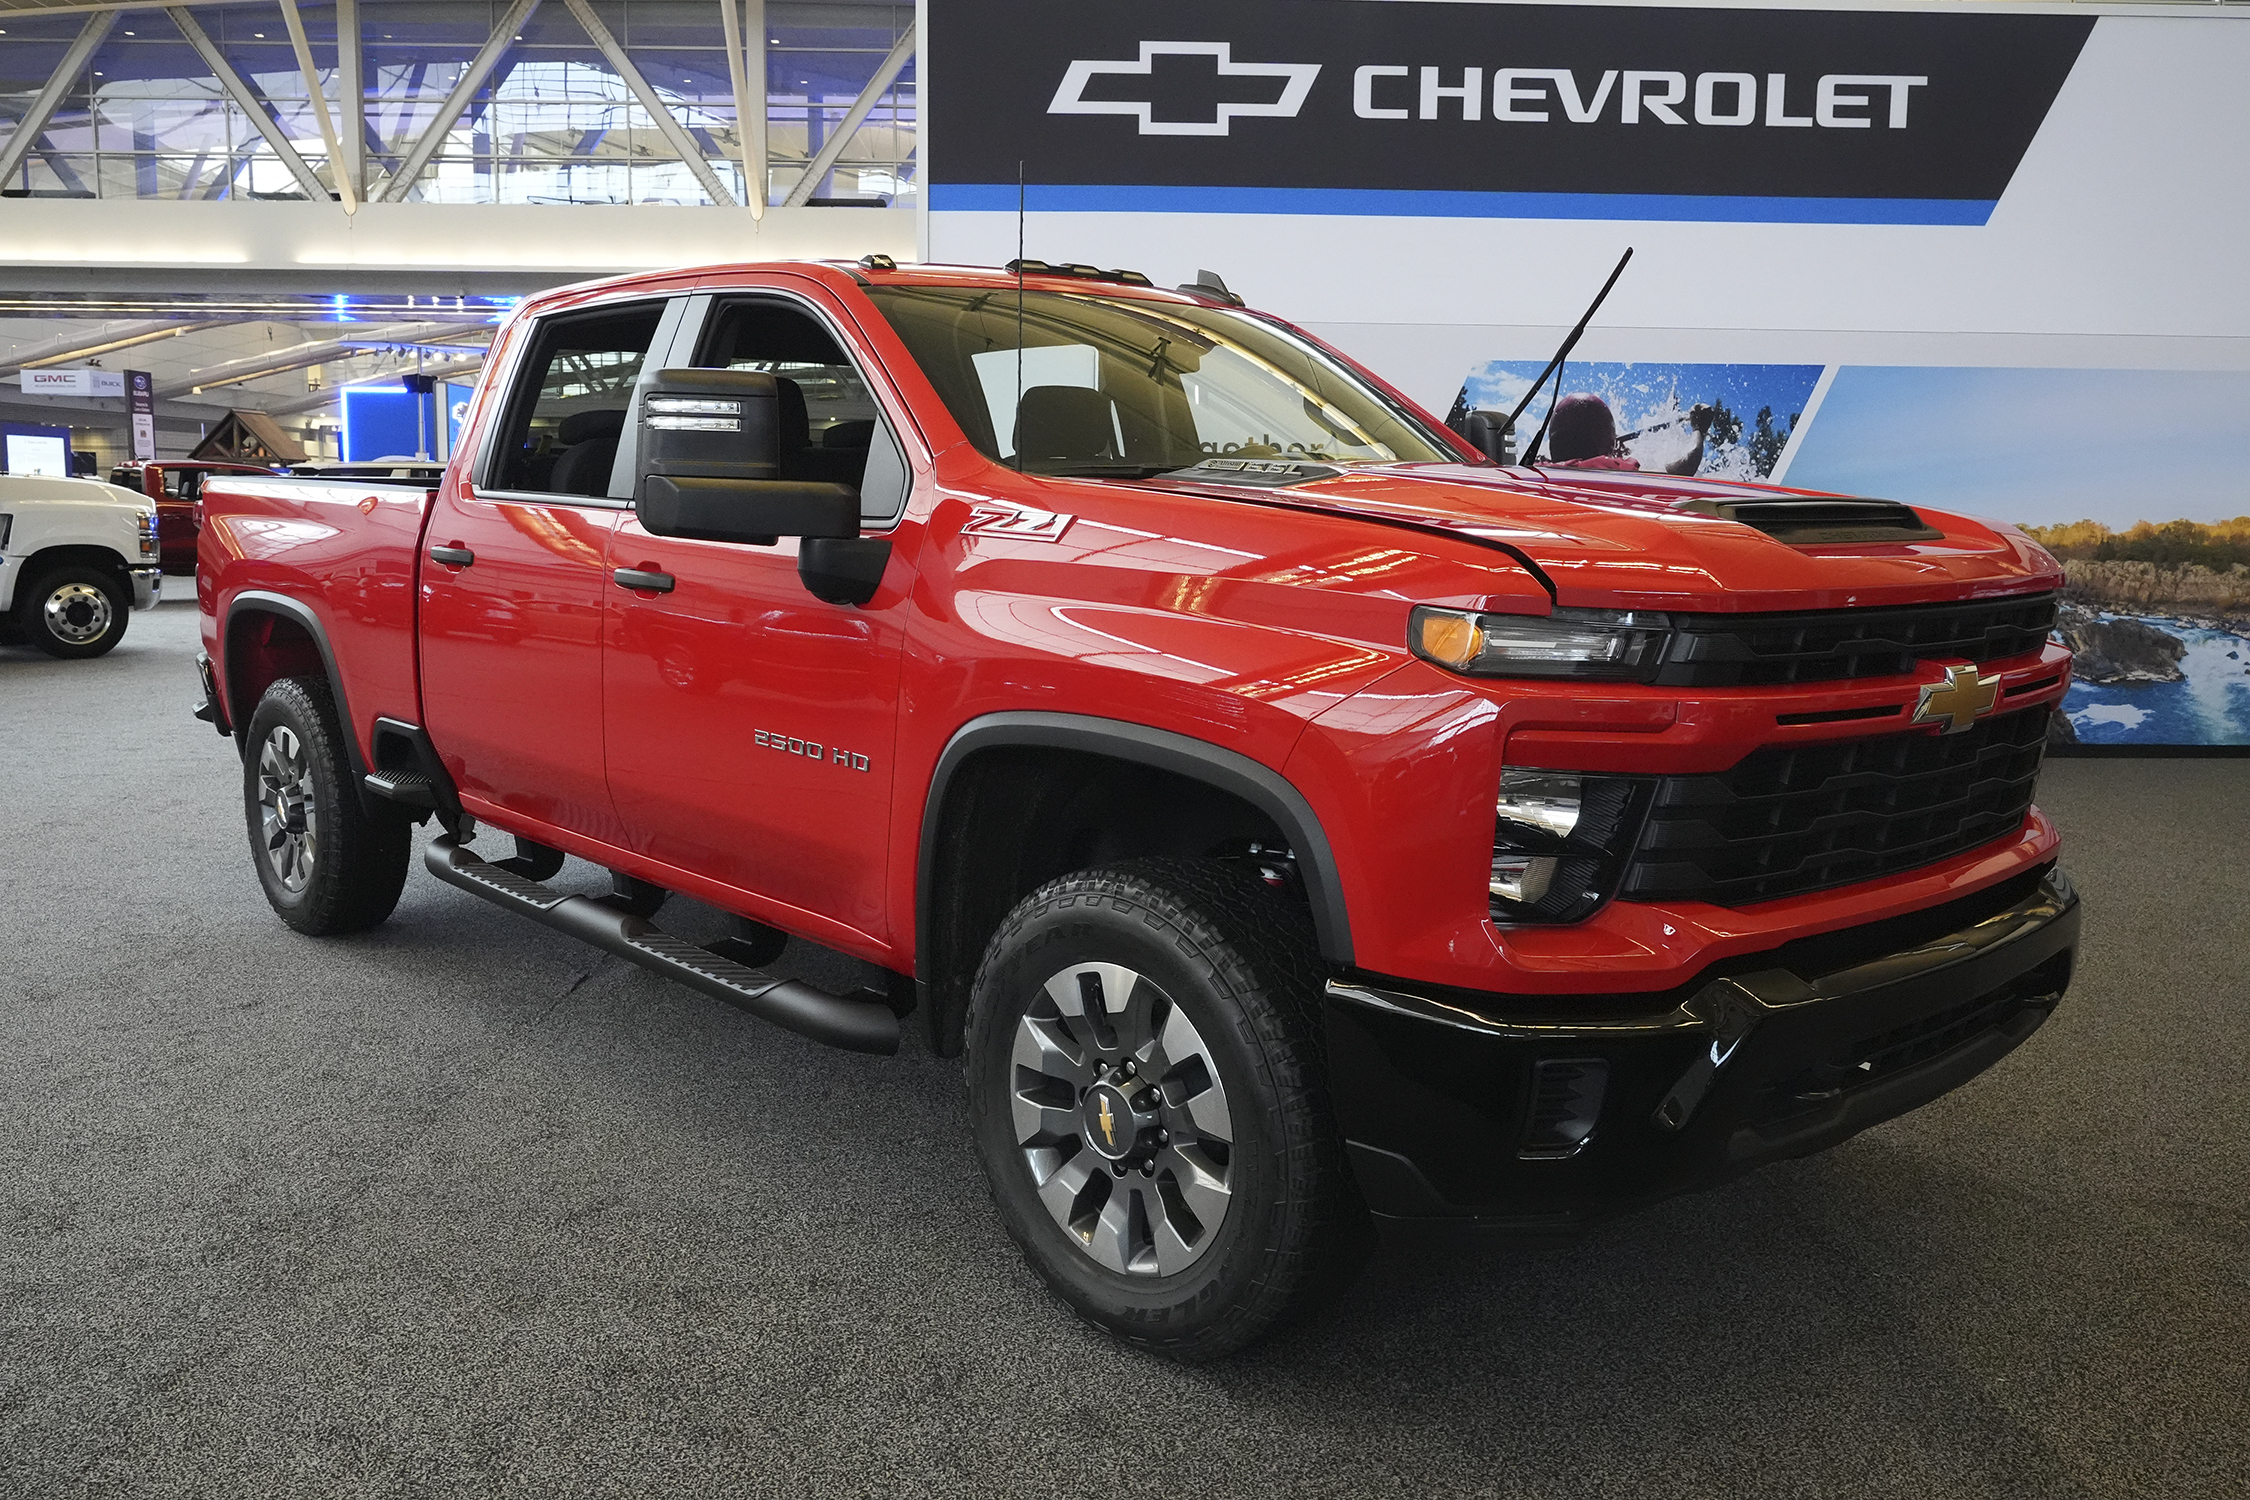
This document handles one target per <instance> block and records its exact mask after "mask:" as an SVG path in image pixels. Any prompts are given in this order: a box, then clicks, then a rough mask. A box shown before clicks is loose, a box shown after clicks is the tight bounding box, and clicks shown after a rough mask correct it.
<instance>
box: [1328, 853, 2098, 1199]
mask: <svg viewBox="0 0 2250 1500" xmlns="http://www.w3.org/2000/svg"><path fill="white" fill-rule="evenodd" d="M2024 885H2025V886H2028V887H2029V889H2024V888H2023V887H2020V886H2019V887H2018V888H2017V892H2016V893H2015V894H2013V898H2012V899H2008V900H2006V902H2005V904H2004V905H2001V906H2000V907H1999V909H1997V910H1991V909H1989V908H1988V909H1986V910H1985V912H1984V914H1983V915H1981V916H1977V917H1975V918H1974V919H1973V920H1969V921H1966V922H1965V923H1964V924H1963V925H1961V926H1959V927H1957V928H1955V929H1953V930H1951V931H1947V932H1943V933H1941V934H1939V935H1937V936H1926V935H1925V936H1924V937H1923V939H1922V940H1921V941H1918V942H1913V943H1910V944H1908V945H1906V946H1903V947H1901V948H1900V949H1899V950H1898V951H1895V952H1891V953H1886V954H1881V955H1879V956H1874V957H1868V956H1866V955H1865V953H1864V951H1862V953H1861V954H1860V955H1859V956H1858V957H1857V958H1856V961H1852V962H1848V963H1846V964H1844V965H1842V966H1840V967H1831V968H1828V969H1827V970H1826V971H1825V972H1816V973H1810V974H1806V973H1800V972H1798V971H1797V970H1795V969H1792V968H1788V967H1783V966H1780V965H1778V964H1769V967H1766V968H1763V969H1755V970H1751V971H1748V972H1738V973H1732V974H1726V975H1722V976H1719V977H1714V978H1709V979H1707V980H1706V981H1705V982H1704V983H1702V984H1701V985H1700V986H1697V987H1694V988H1693V989H1692V990H1689V991H1687V992H1685V998H1684V999H1683V998H1681V994H1682V992H1678V991H1675V992H1669V993H1668V994H1666V995H1659V996H1646V997H1642V999H1643V1004H1644V1006H1647V1008H1645V1009H1643V1010H1642V1011H1641V1013H1639V1014H1637V1015H1635V1014H1630V1013H1628V1014H1622V1015H1619V1014H1615V1013H1614V1012H1613V1013H1612V1014H1611V1015H1608V1016H1596V1017H1593V1018H1569V1017H1557V1016H1554V1015H1553V1014H1552V1013H1551V1011H1552V1007H1553V1006H1554V1005H1555V1004H1556V1002H1555V1001H1554V1000H1552V999H1548V1000H1544V1001H1534V1000H1531V999H1530V997H1520V996H1517V997H1500V996H1488V997H1466V996H1460V995H1452V996H1447V995H1444V994H1443V993H1442V992H1441V993H1440V994H1437V995H1432V994H1427V993H1419V994H1418V993H1415V992H1413V991H1411V990H1408V989H1406V988H1403V987H1401V986H1399V985H1397V984H1396V982H1386V983H1382V984H1374V983H1366V982H1357V981H1354V980H1349V979H1338V980H1332V981H1330V983H1329V985H1328V987H1327V1006H1326V1015H1327V1019H1328V1028H1329V1056H1330V1072H1331V1075H1332V1080H1331V1081H1332V1086H1333V1089H1334V1093H1335V1097H1336V1099H1337V1108H1338V1115H1339V1118H1340V1121H1341V1123H1342V1125H1343V1127H1344V1133H1345V1136H1346V1140H1347V1144H1348V1146H1349V1148H1350V1151H1351V1155H1352V1158H1353V1161H1354V1165H1355V1167H1356V1169H1357V1170H1358V1173H1359V1176H1360V1179H1361V1187H1362V1191H1363V1192H1364V1193H1365V1194H1366V1196H1367V1198H1368V1200H1369V1205H1370V1207H1372V1208H1373V1209H1375V1210H1376V1211H1377V1212H1378V1213H1380V1214H1383V1215H1386V1216H1390V1217H1405V1218H1448V1219H1455V1220H1471V1221H1475V1222H1478V1223H1486V1224H1491V1225H1494V1226H1504V1227H1517V1228H1521V1227H1530V1226H1535V1225H1548V1226H1558V1225H1562V1224H1567V1223H1572V1222H1579V1221H1584V1220H1590V1219H1596V1218H1600V1217H1604V1216H1606V1215H1608V1214H1611V1213H1615V1212H1618V1211H1620V1210H1622V1209H1625V1208H1629V1207H1632V1206H1634V1205H1635V1204H1637V1203H1641V1202H1646V1201H1650V1200H1652V1199H1655V1198H1661V1197H1665V1196H1669V1195H1671V1194H1673V1193H1679V1192H1686V1191H1692V1190H1694V1189H1697V1188H1701V1187H1707V1186H1711V1185H1713V1184H1715V1183H1718V1182H1721V1181H1724V1180H1725V1179H1727V1178H1729V1177H1732V1176H1735V1175H1737V1174H1739V1173H1741V1172H1743V1171H1747V1170H1749V1169H1751V1168H1753V1167H1755V1166H1757V1165H1759V1164H1761V1163H1763V1162H1768V1161H1774V1160H1779V1159H1782V1158H1786V1157H1792V1156H1803V1155H1807V1154H1810V1153H1812V1152H1815V1151H1820V1150H1825V1149H1826V1148H1827V1147H1829V1146H1832V1145H1835V1144H1836V1143H1838V1142H1840V1141H1842V1140H1845V1139H1846V1138H1848V1137H1850V1136H1852V1135H1854V1134H1856V1133H1858V1132H1859V1131H1861V1130H1864V1129H1866V1128H1868V1127H1869V1126H1871V1125H1875V1124H1878V1123H1880V1122H1882V1121H1884V1120H1888V1119H1891V1118H1894V1117H1895V1116H1897V1115H1901V1114H1904V1113H1906V1112H1907V1111H1909V1110H1911V1109H1915V1108H1917V1107H1919V1106H1921V1105H1923V1104H1926V1103H1928V1102H1929V1101H1930V1100H1932V1099H1935V1098H1937V1097H1938V1096H1939V1095H1941V1094H1944V1093H1946V1092H1949V1091H1950V1090H1952V1089H1954V1088H1957V1087H1959V1086H1960V1085H1961V1084H1963V1083H1966V1082H1967V1081H1968V1080H1969V1079H1971V1078H1973V1077H1975V1076H1976V1075H1977V1074H1978V1073H1981V1072H1983V1071H1984V1070H1985V1069H1986V1068H1988V1067H1990V1066H1992V1064H1994V1063H1995V1062H1997V1061H1998V1060H1999V1059H2000V1058H2002V1057H2004V1056H2005V1055H2007V1053H2008V1052H2010V1051H2012V1050H2013V1049H2014V1048H2015V1047H2016V1046H2017V1045H2019V1044H2020V1043H2021V1042H2022V1041H2023V1040H2024V1039H2025V1038H2026V1037H2028V1036H2029V1035H2030V1034H2031V1033H2032V1032H2033V1031H2035V1030H2037V1029H2038V1027H2039V1026H2040V1025H2041V1024H2042V1023H2043V1022H2044V1021H2045V1020H2046V1018H2047V1016H2048V1014H2049V1013H2050V1012H2051V1011H2052V1010H2053V1008H2054V1006H2055V1004H2056V1003H2057V1001H2059V999H2060V998H2061V995H2062V993H2063V990H2064V989H2065V988H2066V987H2067V986H2068V983H2069V973H2070V967H2071V964H2072V961H2073V958H2074V954H2075V949H2076V944H2077V938H2078V927H2079V907H2078V898H2077V895H2076V892H2075V891H2074V890H2073V889H2072V887H2071V884H2070V881H2069V878H2068V877H2067V876H2065V875H2063V874H2062V873H2061V872H2060V871H2059V870H2048V871H2045V872H2042V873H2041V874H2039V875H2038V876H2037V878H2036V880H2035V881H2033V880H2027V881H2025V882H2024ZM2000 894H2001V895H2002V896H2003V897H2005V896H2008V895H2009V894H2010V893H2009V892H2006V891H2002V892H2001V893H2000ZM1927 931H1928V929H1926V928H1925V929H1924V932H1925V934H1926V933H1927ZM1777 956H1779V955H1777ZM1626 998H1628V997H1607V1001H1608V1003H1610V1004H1612V1005H1614V1004H1615V1003H1616V1002H1618V1001H1621V1000H1624V999H1626ZM1651 1000H1654V1001H1657V1002H1658V1003H1660V1004H1661V1003H1662V1002H1664V1001H1665V1000H1671V1001H1673V1002H1674V1004H1673V1008H1672V1009H1670V1010H1659V1009H1656V1008H1655V1007H1653V1006H1648V1005H1647V1002H1649V1001H1651ZM1480 1001H1481V1002H1482V1003H1477V1002H1480ZM1595 1003H1596V1004H1601V1003H1603V1002H1601V1001H1597V1002H1595ZM1532 1004H1538V1005H1540V1006H1541V1007H1542V1008H1543V1009H1545V1010H1547V1011H1548V1012H1549V1013H1547V1014H1538V1013H1534V1012H1532V1011H1531V1010H1530V1005H1532ZM1566 1052H1567V1053H1568V1054H1570V1055H1586V1056H1592V1057H1599V1058H1602V1059H1605V1060H1606V1061H1607V1063H1608V1066H1609V1074H1610V1078H1611V1083H1610V1093H1609V1097H1608V1098H1607V1099H1606V1100H1605V1101H1604V1102H1603V1104H1602V1107H1601V1108H1602V1113H1601V1119H1600V1125H1599V1128H1598V1129H1597V1130H1596V1131H1595V1132H1594V1134H1593V1136H1592V1137H1591V1138H1590V1140H1589V1143H1588V1145H1587V1148H1586V1150H1585V1151H1583V1152H1582V1153H1579V1154H1578V1155H1577V1156H1575V1157H1573V1158H1571V1159H1569V1160H1566V1161H1532V1162H1525V1161H1521V1160H1519V1148H1520V1146H1521V1138H1522V1135H1523V1132H1524V1131H1525V1129H1526V1128H1527V1126H1528V1123H1529V1120H1530V1114H1529V1111H1530V1108H1531V1103H1530V1093H1531V1090H1530V1087H1529V1080H1530V1079H1531V1077H1532V1075H1533V1073H1534V1070H1535V1067H1536V1065H1537V1063H1538V1062H1539V1061H1541V1060H1543V1059H1549V1058H1554V1057H1559V1056H1563V1055H1565V1053H1566Z"/></svg>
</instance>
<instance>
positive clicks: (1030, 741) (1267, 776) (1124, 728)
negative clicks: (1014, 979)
mask: <svg viewBox="0 0 2250 1500" xmlns="http://www.w3.org/2000/svg"><path fill="white" fill-rule="evenodd" d="M1001 747H1010V748H1021V747H1033V748H1047V749H1057V750H1080V751H1086V752H1089V753H1092V754H1096V755H1106V756H1108V757H1110V758H1111V759H1113V760H1123V761H1131V762H1133V763H1135V764H1138V765H1144V766H1153V767H1155V768H1157V769H1158V770H1162V771H1169V772H1171V773H1173V774H1174V775H1177V776H1184V777H1186V778H1188V779H1189V780H1191V781H1200V782H1203V783H1204V784H1205V785H1207V786H1211V787H1214V788H1216V789H1218V790H1220V791H1223V792H1227V793H1230V794H1232V795H1233V796H1236V797H1239V798H1241V799H1242V800H1243V801H1244V802H1247V803H1249V804H1250V805H1251V806H1252V807H1255V808H1257V809H1258V811H1260V812H1262V813H1264V814H1265V815H1266V816H1267V817H1269V818H1271V819H1273V822H1274V826H1275V827H1277V828H1279V829H1280V830H1281V835H1282V837H1283V838H1285V839H1287V840H1288V841H1289V847H1290V849H1291V850H1292V851H1293V852H1294V853H1295V854H1296V856H1297V871H1298V874H1299V876H1300V877H1301V878H1302V879H1303V880H1304V883H1305V896H1306V900H1307V901H1308V903H1309V904H1310V905H1311V907H1312V919H1313V930H1314V931H1315V933H1316V934H1317V935H1318V937H1319V940H1320V953H1321V956H1322V957H1323V958H1326V959H1328V960H1330V961H1331V962H1334V963H1339V964H1349V963H1350V962H1351V961H1352V927H1351V915H1350V913H1349V911H1348V910H1347V909H1346V907H1345V903H1344V886H1343V881H1342V878H1341V876H1340V874H1339V872H1338V869H1337V866H1336V854H1335V851H1334V850H1333V849H1331V848H1330V847H1329V844H1328V835H1327V834H1326V833H1325V832H1324V831H1323V830H1322V828H1321V826H1320V819H1319V817H1318V816H1317V815H1316V814H1315V813H1314V812H1313V809H1312V804H1311V803H1309V802H1307V801H1306V800H1305V796H1304V793H1302V792H1300V791H1298V790H1297V788H1296V787H1295V786H1293V785H1291V784H1290V782H1289V780H1288V778H1287V777H1285V776H1283V775H1281V773H1279V772H1278V771H1275V770H1273V769H1272V768H1271V767H1268V766H1266V765H1263V764H1261V763H1260V762H1258V761H1255V760H1252V759H1251V758H1250V757H1249V756H1247V755H1244V754H1242V753H1241V752H1240V751H1237V750H1228V749H1226V748H1224V747H1222V746H1219V745H1214V744H1211V743H1210V742H1209V741H1206V740H1199V739H1193V738H1191V737H1189V736H1187V735H1184V734H1174V733H1172V732H1171V731H1170V730H1165V729H1151V728H1149V727H1148V726H1147V725H1145V724H1133V723H1129V722H1127V721H1125V720H1123V719H1104V718H1098V717H1095V716H1094V715H1091V714H1064V713H1038V712H1025V713H994V714H985V715H983V716H981V717H979V718H975V719H971V720H970V721H969V722H968V723H966V724H964V725H962V726H961V727H960V728H959V729H957V730H955V731H954V734H953V738H951V739H950V740H948V741H946V745H945V749H944V751H943V752H942V753H941V754H940V755H939V756H938V762H937V767H936V769H935V770H933V771H932V772H931V773H930V795H929V798H928V800H927V801H925V802H924V803H923V804H922V837H921V844H920V853H919V855H918V857H917V860H916V863H915V870H914V931H915V944H914V952H915V977H916V978H917V979H918V980H920V981H921V982H922V983H923V984H928V983H929V982H930V981H931V979H932V976H931V974H930V973H929V959H928V955H929V953H930V941H931V932H930V924H931V910H932V906H933V904H934V902H935V898H936V893H935V890H934V881H935V872H936V869H937V842H938V835H939V828H940V824H941V822H942V821H943V815H944V811H945V798H946V792H947V790H948V788H949V786H950V784H951V782H952V780H953V777H954V775H955V774H956V773H957V772H958V771H959V770H960V769H961V766H962V765H963V763H965V762H966V761H967V760H968V759H969V757H970V756H972V755H975V754H976V753H977V752H979V751H982V750H992V749H997V748H1001Z"/></svg>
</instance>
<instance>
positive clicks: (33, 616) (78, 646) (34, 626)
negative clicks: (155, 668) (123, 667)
mask: <svg viewBox="0 0 2250 1500" xmlns="http://www.w3.org/2000/svg"><path fill="white" fill-rule="evenodd" d="M73 583H83V584H87V585H90V586H91V587H94V588H98V589H100V590H101V592H102V597H103V598H105V599H107V600H108V601H109V628H108V629H107V630H105V631H103V632H102V633H101V634H100V635H99V636H96V637H95V638H94V639H93V640H90V641H66V640H64V639H62V638H61V637H60V636H58V635H56V634H55V633H54V632H53V631H51V630H49V629H48V628H47V600H48V599H49V597H51V596H52V595H53V594H54V592H55V590H57V589H59V588H62V587H64V586H65V585H67V584H73ZM132 613H133V601H132V599H131V598H130V597H128V596H127V595H125V594H124V593H123V591H121V590H120V589H119V587H118V583H117V580H116V579H114V578H112V577H110V576H109V575H108V574H106V573H104V572H103V571H102V570H101V569H99V568H89V567H63V568H55V569H53V570H51V571H49V572H48V573H46V574H44V575H43V576H41V577H40V578H39V579H37V580H36V581H35V582H34V583H33V584H32V585H31V587H30V588H29V589H27V590H25V592H24V595H23V606H22V609H21V611H20V612H19V613H18V615H17V625H18V628H19V629H21V630H22V632H23V635H24V639H25V640H26V641H27V642H29V643H30V644H31V645H34V646H37V647H38V648H39V649H40V650H42V651H44V652H46V653H47V654H48V655H49V656H55V657H61V658H62V659H64V660H66V661H83V660H84V659H86V658H87V657H91V656H102V655H105V654H107V653H108V651H109V650H110V649H111V648H112V647H114V646H115V645H116V644H117V643H118V642H119V641H121V640H123V639H125V626H126V623H127V622H128V621H129V620H130V619H131V617H132Z"/></svg>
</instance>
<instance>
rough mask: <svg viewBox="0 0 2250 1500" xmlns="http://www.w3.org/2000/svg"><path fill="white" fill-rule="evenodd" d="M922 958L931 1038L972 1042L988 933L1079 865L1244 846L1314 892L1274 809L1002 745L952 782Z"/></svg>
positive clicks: (1296, 890)
mask: <svg viewBox="0 0 2250 1500" xmlns="http://www.w3.org/2000/svg"><path fill="white" fill-rule="evenodd" d="M943 796H944V799H945V800H944V803H943V805H942V806H941V807H940V808H939V809H938V810H937V820H938V821H937V836H936V838H935V839H934V840H933V841H932V842H933V849H932V857H933V860H934V867H933V868H932V869H930V870H929V871H928V872H926V875H927V892H928V894H927V901H926V906H925V910H924V913H923V928H922V931H921V933H920V942H919V949H920V957H919V959H918V962H917V964H916V968H917V971H918V977H919V979H920V980H921V982H922V985H923V994H922V1003H923V1004H924V1005H925V1006H927V1007H928V1015H927V1018H926V1019H927V1023H928V1026H929V1037H930V1042H931V1046H932V1047H933V1048H934V1049H935V1050H936V1051H937V1052H938V1053H940V1054H941V1055H944V1056H951V1055H953V1054H954V1053H957V1052H958V1051H959V1050H960V1047H961V1030H962V1024H963V1020H964V1018H965V1016H966V1013H967V1009H968V999H969V988H970V985H971V984H972V983H973V982H974V980H975V978H976V970H977V964H978V962H979V961H980V960H981V959H982V957H983V955H984V948H985V944H986V943H988V942H989V941H990V940H991V938H992V934H993V933H994V932H995V931H997V930H998V929H999V926H1000V923H1001V920H1002V919H1003V918H1005V917H1006V916H1007V914H1008V912H1009V911H1010V910H1011V909H1012V908H1013V907H1014V906H1015V904H1016V903H1017V902H1018V901H1020V900H1022V899H1023V898H1024V897H1025V896H1027V895H1029V894H1030V893H1031V892H1033V891H1034V890H1037V889H1038V888H1039V887H1040V886H1042V885H1045V884H1046V883H1047V882H1048V881H1050V880H1053V879H1055V878H1056V877H1057V876H1060V875H1067V874H1069V873H1070V872H1072V871H1073V870H1084V869H1089V868H1092V867H1093V866H1096V865H1105V864H1113V863H1115V862H1117V861H1119V860H1124V859H1137V858H1144V857H1147V856H1151V855H1175V856H1180V857H1185V858H1190V859H1205V858H1227V857H1235V858H1241V859H1243V860H1245V861H1256V862H1257V863H1259V864H1260V865H1262V866H1264V867H1265V868H1266V869H1268V870H1269V871H1271V872H1272V875H1271V878H1276V879H1278V881H1279V883H1280V884H1281V886H1282V888H1284V889H1287V890H1289V891H1291V892H1292V893H1293V894H1294V895H1296V896H1297V898H1298V899H1300V900H1301V899H1303V886H1302V883H1301V882H1300V881H1299V880H1298V879H1297V878H1296V876H1295V874H1294V871H1293V868H1292V861H1291V859H1290V856H1289V854H1288V852H1287V851H1288V841H1287V839H1285V838H1284V837H1283V835H1282V832H1281V829H1280V828H1279V826H1278V825H1276V824H1275V822H1274V820H1273V819H1272V818H1271V817H1269V816H1267V815H1266V814H1265V813H1264V812H1262V811H1260V810H1259V809H1258V808H1257V807H1255V806H1253V805H1252V804H1251V803H1249V802H1247V801H1245V800H1244V799H1242V798H1241V797H1238V796H1236V795H1234V794H1233V793H1231V792H1228V791H1225V790H1223V789H1221V788H1219V787H1215V786H1212V785H1210V784H1208V783H1206V782H1201V781H1197V780H1195V779H1194V778H1193V777H1190V776H1185V775H1181V774H1179V773H1178V772H1174V771H1168V770H1164V769H1161V768H1159V767H1155V766H1149V765H1142V764H1139V763H1136V762H1134V761H1130V760H1125V759H1122V758H1118V757H1113V756H1107V755H1101V754H1096V753H1092V752H1088V751H1080V750H1061V749H1054V748H1050V747H1044V746H1039V747H1033V746H1002V747H996V748H993V749H990V750H983V751H979V752H977V753H976V754H974V755H972V756H970V757H969V758H968V759H966V760H965V761H963V762H962V763H961V764H960V765H959V766H958V767H957V768H956V769H955V770H954V772H953V775H952V776H951V778H950V779H949V780H948V781H947V782H946V784H945V786H944V789H943Z"/></svg>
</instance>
